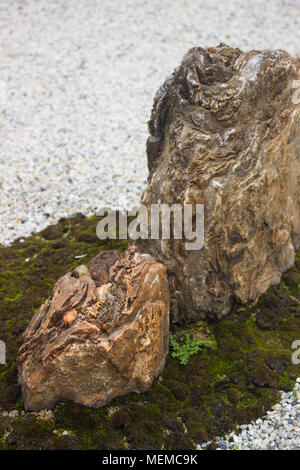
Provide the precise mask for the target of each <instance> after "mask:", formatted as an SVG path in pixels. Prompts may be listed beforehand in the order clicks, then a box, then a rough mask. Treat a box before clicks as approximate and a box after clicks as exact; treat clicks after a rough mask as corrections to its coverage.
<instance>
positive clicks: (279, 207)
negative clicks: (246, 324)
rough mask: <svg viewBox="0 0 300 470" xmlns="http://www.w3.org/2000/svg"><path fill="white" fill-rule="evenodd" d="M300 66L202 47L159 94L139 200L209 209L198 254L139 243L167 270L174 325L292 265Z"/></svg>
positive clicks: (298, 196)
mask: <svg viewBox="0 0 300 470" xmlns="http://www.w3.org/2000/svg"><path fill="white" fill-rule="evenodd" d="M299 69H300V60H299V59H295V58H293V57H291V56H289V55H288V54H287V53H286V52H284V51H281V50H277V51H268V50H266V51H262V52H259V51H251V52H247V53H244V52H242V51H241V50H239V49H232V48H230V47H228V46H227V45H225V44H220V45H219V46H218V47H216V48H209V49H202V48H200V47H196V48H193V49H191V50H190V51H189V52H188V53H187V54H186V56H185V57H184V59H183V61H182V64H181V65H180V67H179V68H178V69H176V70H175V71H174V73H173V75H172V76H171V77H170V78H168V79H167V80H166V82H165V83H164V85H163V86H162V87H161V88H160V90H159V91H158V93H157V95H156V97H155V100H154V106H153V110H152V115H151V120H150V122H149V131H150V134H151V135H150V137H149V138H148V142H147V154H148V166H149V172H150V175H149V182H148V188H147V190H146V192H145V194H144V195H143V198H142V203H143V204H144V205H146V206H147V207H148V208H150V205H151V204H156V203H158V202H159V201H161V202H162V203H165V204H169V205H172V204H174V203H179V204H180V205H181V206H184V204H193V207H194V209H195V205H196V204H204V212H205V215H204V247H203V248H202V249H200V250H197V251H192V250H190V251H189V250H187V249H186V247H185V242H186V240H184V239H183V240H177V239H172V238H171V240H139V241H137V244H138V246H140V247H141V249H142V250H147V252H150V253H151V255H152V256H153V257H154V258H156V259H158V260H159V261H162V262H163V263H164V264H165V265H166V266H167V270H168V275H169V281H170V290H171V294H172V296H171V300H172V304H171V314H172V319H173V321H174V322H185V321H192V320H196V319H201V318H204V317H210V318H221V317H222V316H224V315H226V314H227V313H228V312H229V311H230V309H231V306H232V303H233V302H234V301H237V302H241V303H246V302H249V301H252V300H254V299H255V298H256V297H257V295H259V294H261V293H262V292H265V291H266V289H267V288H268V287H269V286H270V285H272V284H276V283H278V282H279V281H280V278H281V274H282V273H283V272H284V271H286V270H287V269H288V268H289V267H290V266H292V265H293V263H294V254H295V249H299V248H300V105H299V104H297V100H296V101H295V100H293V99H292V97H293V94H294V93H295V81H296V80H297V79H298V71H299ZM298 84H299V83H298ZM298 102H299V100H298ZM295 103H296V104H295ZM194 222H195V221H194Z"/></svg>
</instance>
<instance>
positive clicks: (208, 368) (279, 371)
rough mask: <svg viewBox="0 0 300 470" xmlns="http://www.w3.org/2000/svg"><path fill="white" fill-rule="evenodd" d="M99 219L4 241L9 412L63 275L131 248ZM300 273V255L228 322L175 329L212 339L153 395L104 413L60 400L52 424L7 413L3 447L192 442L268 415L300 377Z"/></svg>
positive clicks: (1, 279) (0, 292) (0, 386)
mask: <svg viewBox="0 0 300 470" xmlns="http://www.w3.org/2000/svg"><path fill="white" fill-rule="evenodd" d="M98 220H99V218H97V217H91V218H85V217H84V216H82V215H80V214H79V215H77V216H76V217H74V218H72V219H71V220H68V219H62V220H61V221H60V222H59V223H58V224H56V225H55V226H51V227H48V228H47V229H45V230H44V231H42V232H41V233H39V234H36V235H33V236H32V237H29V238H27V239H26V240H24V241H23V242H21V241H20V240H17V241H16V242H15V243H13V244H12V246H10V247H8V248H4V247H1V246H0V340H3V341H5V342H6V346H7V364H6V365H0V406H1V407H2V409H3V410H7V411H8V410H12V409H18V410H20V411H21V410H22V407H23V402H22V397H21V393H20V389H19V387H18V382H17V365H16V356H17V351H18V348H19V347H20V345H21V342H22V334H23V332H24V330H25V329H26V327H27V325H28V323H29V321H30V319H31V317H32V315H33V314H34V312H35V310H36V309H37V308H38V307H39V306H40V305H41V303H42V302H44V300H45V299H46V298H47V297H48V296H49V294H50V293H51V290H52V288H53V286H54V284H55V282H56V281H57V279H58V278H59V277H60V276H62V275H63V274H65V273H66V272H68V271H70V270H72V269H74V268H75V267H76V266H78V265H80V264H82V263H85V264H86V263H88V262H89V260H90V259H91V258H92V257H93V256H95V255H96V254H97V253H98V252H99V251H100V250H104V249H119V250H121V251H123V250H125V249H126V248H127V241H126V240H117V239H116V240H109V241H101V240H98V239H97V237H96V225H97V222H98ZM299 275H300V252H298V253H297V255H296V262H295V266H294V268H293V269H291V270H290V271H289V272H288V273H286V274H285V275H284V276H283V280H282V282H281V284H280V285H279V286H277V287H272V288H271V289H270V290H269V291H268V293H266V294H265V295H263V296H261V297H260V299H259V301H257V302H256V303H255V304H253V305H250V306H247V307H241V306H238V305H236V306H235V307H234V309H233V312H232V314H231V315H230V316H229V317H227V318H226V319H224V320H222V321H220V322H216V323H212V322H204V321H202V322H197V323H194V324H191V325H185V326H180V327H178V328H172V335H173V336H174V338H175V339H176V341H177V342H178V343H179V344H180V341H181V340H182V339H184V337H185V335H186V334H188V335H190V336H191V338H192V339H194V340H195V341H202V340H209V341H211V342H212V344H211V345H210V346H209V348H205V349H203V350H201V351H199V352H198V353H197V354H196V355H193V356H190V357H189V361H188V363H187V364H186V365H181V364H180V363H179V361H178V360H176V359H175V358H173V357H171V355H169V356H168V358H167V363H166V367H165V369H164V371H163V373H162V374H161V376H160V377H159V379H158V380H156V382H155V383H154V384H153V386H152V388H151V389H150V390H149V391H148V392H146V393H143V394H134V393H132V394H130V395H128V396H125V397H121V398H117V399H115V400H113V401H112V402H111V403H110V404H108V405H107V406H105V407H103V408H101V409H100V410H93V409H89V408H85V407H83V406H79V405H76V404H74V403H60V404H58V405H57V406H56V407H55V409H54V421H50V422H49V421H44V420H40V419H38V417H37V416H35V415H25V416H24V417H20V418H16V419H11V418H2V417H0V449H1V450H3V449H15V448H16V449H40V448H41V449H191V448H194V447H195V444H196V443H199V442H202V441H207V440H211V439H213V438H214V437H215V436H216V435H222V434H224V433H225V432H227V431H229V430H231V429H233V428H234V426H235V425H236V424H241V423H246V422H249V421H251V420H252V419H256V418H258V417H259V416H262V415H263V414H264V413H265V412H266V411H267V410H268V409H269V408H270V407H271V406H272V404H274V402H275V401H276V400H278V397H279V394H278V390H282V389H283V390H290V389H291V388H292V387H293V385H294V380H295V378H296V377H297V376H298V375H299V369H298V370H297V367H296V366H294V365H293V364H292V363H291V354H292V350H291V344H292V342H293V341H294V340H296V339H300V315H299V311H300V294H299V288H298V283H299ZM54 430H57V433H53V431H54ZM64 430H67V431H69V432H70V435H68V436H64V435H62V431H64ZM4 436H6V437H5V438H4Z"/></svg>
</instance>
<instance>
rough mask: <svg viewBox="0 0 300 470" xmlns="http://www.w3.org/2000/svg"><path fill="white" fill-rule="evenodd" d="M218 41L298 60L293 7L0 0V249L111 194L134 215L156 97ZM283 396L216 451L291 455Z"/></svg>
mask: <svg viewBox="0 0 300 470" xmlns="http://www.w3.org/2000/svg"><path fill="white" fill-rule="evenodd" d="M220 41H224V42H227V43H228V44H230V45H232V46H234V47H240V48H241V49H244V50H248V49H252V48H256V49H264V48H274V49H275V48H281V49H285V50H287V51H288V52H290V53H291V54H294V55H299V53H300V1H299V0H294V1H292V0H290V1H284V0H271V1H269V2H261V0H252V1H251V2H243V1H241V0H240V1H238V0H227V1H226V2H224V1H217V0H205V1H203V0H202V1H201V2H200V1H199V2H197V1H195V0H173V1H171V0H163V1H161V0H148V1H138V0H114V1H113V0H98V1H97V0H94V1H92V0H90V1H87V0H76V1H74V0H58V1H50V0H40V1H38V2H37V1H33V0H28V1H21V0H18V1H17V0H11V1H9V0H1V4H0V51H1V66H0V149H1V151H0V243H1V244H4V245H7V244H9V243H10V242H11V241H12V240H14V239H15V238H17V237H23V236H26V235H29V234H30V233H31V232H32V231H38V230H41V229H42V228H44V227H45V226H46V225H48V224H49V223H54V222H56V221H57V220H58V219H59V218H60V217H62V216H70V215H72V214H74V213H76V212H83V213H85V214H93V213H96V212H97V210H99V209H100V208H102V207H107V206H109V207H117V205H118V197H119V195H122V196H123V198H124V199H125V198H126V197H127V199H128V202H127V206H126V205H125V202H124V203H123V208H124V209H125V208H128V209H129V208H132V207H134V206H136V205H137V204H138V201H139V198H140V195H141V192H142V190H143V189H144V187H145V184H146V179H147V164H146V156H145V141H146V136H147V127H146V122H147V119H148V118H149V114H150V110H151V106H152V100H153V96H154V94H155V92H156V90H157V88H158V87H159V86H160V85H161V83H162V82H163V80H164V78H165V77H166V76H167V75H169V74H170V73H171V72H172V71H173V69H174V67H175V66H176V65H178V64H179V63H180V61H181V58H182V56H183V54H184V53H185V52H186V51H187V50H188V49H189V48H190V47H192V46H197V45H199V46H200V45H201V46H203V47H207V46H214V45H217V44H218V43H219V42H220ZM4 91H5V95H6V96H5V97H4ZM298 382H299V379H298ZM297 387H298V388H296V389H295V390H296V392H297V393H298V392H299V383H298V384H297ZM283 399H284V400H285V401H283V402H282V404H281V406H280V407H278V409H277V410H274V412H273V414H269V415H268V416H267V418H266V419H265V420H263V421H262V423H260V422H259V423H255V424H251V425H249V426H248V427H247V428H246V427H245V428H242V429H241V430H240V434H238V435H235V434H234V435H233V436H235V440H236V442H234V441H233V442H234V444H230V443H229V441H230V439H229V440H227V438H225V439H223V440H219V441H218V442H220V447H221V448H232V447H234V446H237V447H238V448H250V446H252V447H255V448H266V447H267V448H268V446H271V448H293V447H300V442H299V435H300V428H299V401H297V402H296V404H295V399H294V398H293V397H287V395H284V396H283ZM291 399H292V400H293V401H292V402H291V401H290V400H291ZM286 404H287V406H285V405H286ZM297 407H298V408H297ZM291 420H292V421H291ZM297 423H298V424H297ZM265 430H266V431H265ZM264 435H266V436H267V437H266V438H265V439H263V436H264ZM280 436H283V437H280ZM244 437H245V439H244ZM233 439H234V437H233ZM223 442H225V443H227V444H226V446H225V444H224V443H223Z"/></svg>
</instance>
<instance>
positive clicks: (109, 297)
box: [18, 247, 169, 411]
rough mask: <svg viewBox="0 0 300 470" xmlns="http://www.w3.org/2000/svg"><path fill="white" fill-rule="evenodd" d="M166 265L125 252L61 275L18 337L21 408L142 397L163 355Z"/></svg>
mask: <svg viewBox="0 0 300 470" xmlns="http://www.w3.org/2000/svg"><path fill="white" fill-rule="evenodd" d="M168 338H169V291H168V281H167V277H166V271H165V267H164V266H163V265H162V264H161V263H158V262H156V261H155V260H153V259H152V258H151V257H150V256H149V255H142V254H140V252H139V250H138V249H137V248H135V247H131V248H130V249H129V250H128V251H127V252H125V254H124V253H123V254H121V253H118V252H102V253H100V254H99V255H98V256H96V257H95V258H94V259H93V260H92V261H91V262H90V263H89V265H88V266H83V265H82V266H79V267H78V268H76V269H74V271H73V272H71V273H68V274H66V275H65V276H63V277H62V278H61V279H60V280H59V281H58V282H57V283H56V285H55V287H54V289H53V293H52V295H51V297H49V298H48V299H47V300H46V302H45V303H44V304H43V305H42V306H41V307H40V309H39V310H38V311H37V312H36V314H35V315H34V317H33V318H32V320H31V322H30V325H29V327H28V329H27V330H26V332H25V334H24V343H23V345H22V347H21V348H20V351H19V357H18V361H19V382H20V384H21V386H22V392H23V398H24V403H25V407H26V409H27V410H34V411H38V410H40V409H43V408H49V407H51V406H53V405H54V404H55V403H56V402H57V401H58V400H74V401H75V402H76V403H81V404H83V405H86V406H92V407H100V406H102V405H104V404H105V403H107V402H108V401H110V400H111V399H112V398H114V397H116V396H119V395H124V394H126V393H129V392H142V391H145V390H147V389H149V387H150V386H151V384H152V382H153V380H154V378H155V377H157V376H158V375H159V373H160V372H161V371H162V369H163V367H164V364H165V358H166V355H167V353H168Z"/></svg>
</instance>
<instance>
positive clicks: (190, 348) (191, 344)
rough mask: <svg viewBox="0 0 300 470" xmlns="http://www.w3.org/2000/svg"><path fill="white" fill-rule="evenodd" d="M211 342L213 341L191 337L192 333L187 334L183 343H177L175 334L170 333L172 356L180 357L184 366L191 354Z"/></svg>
mask: <svg viewBox="0 0 300 470" xmlns="http://www.w3.org/2000/svg"><path fill="white" fill-rule="evenodd" d="M211 344H212V342H211V341H208V340H200V339H195V338H192V339H191V337H190V335H189V334H186V335H185V342H184V344H182V345H181V344H179V343H177V341H176V340H175V339H174V336H173V335H170V346H171V348H172V353H171V356H172V357H174V358H175V359H178V360H179V362H180V364H182V365H184V366H185V365H186V364H187V363H188V361H189V358H190V356H193V355H194V354H197V353H198V352H199V351H200V350H201V349H202V348H203V347H205V346H209V345H211Z"/></svg>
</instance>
